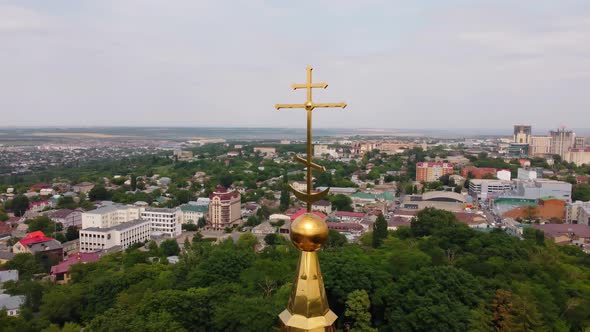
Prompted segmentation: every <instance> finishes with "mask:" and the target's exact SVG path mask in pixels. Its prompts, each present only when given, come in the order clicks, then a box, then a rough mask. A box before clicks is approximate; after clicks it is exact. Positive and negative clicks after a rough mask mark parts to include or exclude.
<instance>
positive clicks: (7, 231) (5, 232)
mask: <svg viewBox="0 0 590 332" xmlns="http://www.w3.org/2000/svg"><path fill="white" fill-rule="evenodd" d="M11 234H12V227H11V226H10V225H9V224H8V223H6V222H4V221H0V239H2V238H5V237H10V236H11Z"/></svg>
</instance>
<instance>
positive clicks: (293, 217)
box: [291, 209, 326, 221]
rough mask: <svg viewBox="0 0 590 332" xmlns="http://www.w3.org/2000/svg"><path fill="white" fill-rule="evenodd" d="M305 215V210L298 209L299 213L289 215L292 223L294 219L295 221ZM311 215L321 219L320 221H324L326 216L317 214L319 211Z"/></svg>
mask: <svg viewBox="0 0 590 332" xmlns="http://www.w3.org/2000/svg"><path fill="white" fill-rule="evenodd" d="M304 213H307V209H300V210H299V211H297V212H295V213H293V214H292V215H291V221H294V220H295V219H297V217H299V216H300V215H302V214H304ZM312 213H313V214H315V215H316V216H318V217H320V218H322V219H326V215H325V214H323V213H321V212H319V211H314V212H312Z"/></svg>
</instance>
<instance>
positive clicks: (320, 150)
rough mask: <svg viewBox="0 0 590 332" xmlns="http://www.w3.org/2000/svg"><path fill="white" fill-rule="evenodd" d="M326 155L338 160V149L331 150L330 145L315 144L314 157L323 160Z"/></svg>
mask: <svg viewBox="0 0 590 332" xmlns="http://www.w3.org/2000/svg"><path fill="white" fill-rule="evenodd" d="M325 155H329V156H330V157H332V158H338V152H337V151H336V149H330V148H329V147H328V144H315V145H314V146H313V156H314V157H316V158H321V157H323V156H325Z"/></svg>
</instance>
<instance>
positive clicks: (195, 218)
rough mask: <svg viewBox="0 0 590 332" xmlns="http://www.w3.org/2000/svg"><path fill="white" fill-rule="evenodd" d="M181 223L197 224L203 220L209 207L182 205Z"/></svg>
mask: <svg viewBox="0 0 590 332" xmlns="http://www.w3.org/2000/svg"><path fill="white" fill-rule="evenodd" d="M180 211H181V212H182V214H181V218H182V219H181V222H182V223H183V224H197V223H198V222H199V219H201V218H204V217H205V215H206V214H207V211H209V207H208V206H206V205H192V204H184V205H181V206H180Z"/></svg>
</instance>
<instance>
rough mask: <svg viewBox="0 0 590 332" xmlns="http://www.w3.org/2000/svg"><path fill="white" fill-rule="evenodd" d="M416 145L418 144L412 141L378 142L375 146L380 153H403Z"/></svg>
mask: <svg viewBox="0 0 590 332" xmlns="http://www.w3.org/2000/svg"><path fill="white" fill-rule="evenodd" d="M416 146H418V144H416V143H412V142H380V143H378V144H377V146H376V147H375V148H377V149H379V151H380V152H382V153H387V154H396V153H403V152H404V151H406V150H409V149H412V148H414V147H416Z"/></svg>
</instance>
